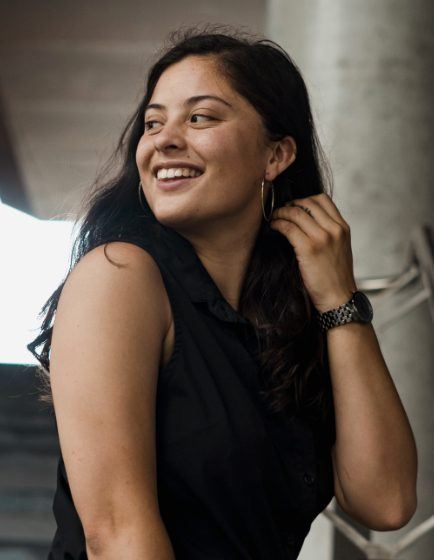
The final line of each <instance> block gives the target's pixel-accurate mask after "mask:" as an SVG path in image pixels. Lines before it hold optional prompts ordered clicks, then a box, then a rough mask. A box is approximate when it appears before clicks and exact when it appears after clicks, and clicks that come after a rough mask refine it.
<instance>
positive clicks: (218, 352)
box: [48, 217, 335, 560]
mask: <svg viewBox="0 0 434 560" xmlns="http://www.w3.org/2000/svg"><path fill="white" fill-rule="evenodd" d="M109 240H112V241H113V240H117V241H127V242H130V243H134V244H136V245H138V246H140V247H142V248H144V249H145V250H146V251H148V252H149V253H150V254H151V256H152V257H153V258H154V260H155V261H156V263H157V264H158V266H159V269H160V271H161V274H162V277H163V280H164V284H165V287H166V289H167V293H168V296H169V299H170V303H171V307H172V313H173V317H174V327H175V344H174V350H173V354H172V356H171V357H170V360H169V362H168V363H167V364H166V365H165V366H164V367H162V368H160V371H159V378H158V385H157V413H156V415H157V417H156V439H157V486H158V498H159V507H160V513H161V517H162V520H163V522H164V524H165V526H166V528H167V531H168V534H169V537H170V540H171V542H172V546H173V549H174V551H175V555H176V559H177V560H270V559H273V560H294V559H295V558H297V556H298V554H299V551H300V549H301V546H302V544H303V541H304V539H305V537H306V535H307V533H308V532H309V529H310V526H311V523H312V521H313V520H314V518H315V517H316V516H317V515H318V514H319V513H320V512H321V511H322V510H323V509H324V508H325V507H326V506H327V504H328V503H329V502H330V500H331V499H332V497H333V495H334V491H333V470H332V461H331V450H330V447H331V445H332V444H333V442H334V440H335V429H334V413H333V418H332V419H331V421H330V422H327V423H326V424H323V423H321V422H318V423H317V424H311V423H310V422H309V423H308V422H306V421H305V420H303V419H301V418H299V417H292V418H288V417H287V416H284V415H283V414H280V413H278V414H276V413H273V414H271V413H270V412H269V410H268V408H267V406H266V405H265V402H264V400H263V398H262V397H261V396H260V393H259V390H260V388H262V386H261V384H260V379H259V375H258V372H259V366H258V360H257V359H256V352H257V350H258V342H257V337H256V332H255V329H254V327H253V325H252V324H251V323H250V322H249V321H248V320H246V319H245V318H244V317H242V316H241V315H240V314H239V313H238V312H237V311H236V310H235V309H234V308H233V307H232V306H231V305H230V304H229V303H228V302H227V301H226V300H225V298H224V297H223V296H222V294H221V293H220V291H219V289H218V288H217V286H216V284H215V283H214V281H213V280H212V278H211V276H210V275H209V274H208V272H207V270H206V268H205V267H204V266H203V265H202V262H201V261H200V259H199V257H198V256H197V254H196V252H195V250H194V248H193V246H192V245H191V243H190V242H189V241H188V240H187V239H186V238H184V237H183V236H182V235H180V234H178V233H177V232H176V231H175V230H173V229H171V228H168V227H166V226H163V225H162V224H160V223H159V222H158V221H157V220H156V219H155V218H154V219H152V218H151V217H147V218H146V219H143V222H142V226H141V231H140V233H137V234H124V235H121V234H118V235H116V236H113V238H105V239H104V243H105V242H107V241H109ZM325 375H326V376H329V372H328V371H325ZM114 452H115V450H114ZM53 512H54V516H55V519H56V521H57V531H56V534H55V536H54V539H53V542H52V546H51V549H50V552H49V556H48V558H49V559H51V560H60V559H69V560H76V559H77V560H79V559H80V560H84V559H87V555H86V546H85V539H84V534H83V528H82V525H81V523H80V519H79V517H78V515H77V512H76V509H75V507H74V503H73V499H72V496H71V492H70V488H69V485H68V479H67V474H66V471H65V465H64V462H63V459H62V457H61V456H60V457H59V463H58V471H57V489H56V493H55V497H54V502H53ZM126 557H127V551H126Z"/></svg>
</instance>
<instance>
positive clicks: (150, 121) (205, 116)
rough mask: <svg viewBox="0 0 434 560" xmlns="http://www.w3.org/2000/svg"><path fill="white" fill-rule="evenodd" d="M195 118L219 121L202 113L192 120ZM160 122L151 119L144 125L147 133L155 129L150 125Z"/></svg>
mask: <svg viewBox="0 0 434 560" xmlns="http://www.w3.org/2000/svg"><path fill="white" fill-rule="evenodd" d="M193 117H203V118H205V119H208V120H211V121H216V120H217V119H216V118H214V117H210V116H209V115H202V114H200V113H194V114H193V115H191V118H193ZM158 122H160V121H158V120H156V119H149V120H148V121H145V125H144V128H145V131H147V130H154V127H151V126H150V125H151V124H152V123H158Z"/></svg>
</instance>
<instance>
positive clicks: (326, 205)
mask: <svg viewBox="0 0 434 560" xmlns="http://www.w3.org/2000/svg"><path fill="white" fill-rule="evenodd" d="M300 206H304V208H306V210H303V209H302V208H301V207H300ZM270 227H272V228H273V229H275V230H277V231H280V233H282V234H283V235H284V236H285V237H286V238H287V239H288V241H289V242H290V243H291V245H292V246H293V247H294V251H295V254H296V257H297V261H298V265H299V268H300V273H301V276H302V279H303V283H304V285H305V288H306V290H307V292H308V294H309V296H310V298H311V300H312V303H313V305H314V306H315V307H316V309H317V310H318V311H320V312H321V313H323V312H324V311H328V310H329V309H334V308H335V307H338V306H339V305H342V304H344V303H346V302H347V301H348V300H349V299H350V297H351V293H352V292H353V291H355V290H357V286H356V282H355V279H354V272H353V256H352V251H351V235H350V226H349V225H348V224H347V222H346V221H345V220H344V219H343V218H342V216H341V214H340V212H339V210H338V209H337V208H336V206H335V204H334V203H333V202H332V200H331V198H330V197H329V196H328V195H327V194H326V193H321V194H317V195H313V196H309V197H306V198H299V199H294V200H292V201H291V202H288V203H286V205H285V206H283V207H281V208H277V209H276V210H275V211H274V212H273V214H272V219H271V222H270Z"/></svg>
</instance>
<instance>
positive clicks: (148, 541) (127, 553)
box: [86, 520, 175, 560]
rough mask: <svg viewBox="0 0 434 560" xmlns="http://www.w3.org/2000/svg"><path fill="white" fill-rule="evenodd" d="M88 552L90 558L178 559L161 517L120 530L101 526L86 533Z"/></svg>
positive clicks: (115, 559)
mask: <svg viewBox="0 0 434 560" xmlns="http://www.w3.org/2000/svg"><path fill="white" fill-rule="evenodd" d="M86 552H87V556H88V558H89V560H101V559H104V560H118V559H119V558H125V560H175V553H174V551H173V548H172V544H171V542H170V538H169V535H168V533H167V530H166V527H165V526H164V523H163V522H162V521H161V520H154V521H152V522H151V523H146V524H142V525H140V524H139V525H137V526H134V525H130V526H129V527H124V528H122V529H121V530H119V531H118V532H112V531H109V530H108V529H103V528H99V529H98V530H95V531H93V532H92V533H90V534H89V535H87V536H86Z"/></svg>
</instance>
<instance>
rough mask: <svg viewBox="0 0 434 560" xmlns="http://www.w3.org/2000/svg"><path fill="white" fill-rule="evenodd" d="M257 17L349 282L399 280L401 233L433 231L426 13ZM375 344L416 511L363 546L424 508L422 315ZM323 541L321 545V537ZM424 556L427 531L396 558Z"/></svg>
mask: <svg viewBox="0 0 434 560" xmlns="http://www.w3.org/2000/svg"><path fill="white" fill-rule="evenodd" d="M267 10H268V11H267V27H266V33H267V35H268V37H269V38H271V39H273V40H275V41H277V42H278V43H279V44H280V45H282V46H283V47H284V48H285V49H286V50H287V52H288V53H289V54H290V56H292V57H293V58H294V60H295V62H296V64H297V65H298V66H299V68H300V69H301V71H302V73H303V76H304V78H305V80H306V83H307V87H308V89H309V91H310V94H311V102H312V105H313V112H314V117H315V118H316V121H317V125H318V129H319V130H318V131H319V135H320V138H321V139H322V141H323V145H324V147H325V150H326V153H327V154H328V156H329V159H330V161H331V165H332V169H333V171H334V177H335V189H334V202H335V203H336V205H337V206H338V208H339V210H340V211H341V213H342V214H343V216H344V218H345V219H346V220H347V221H348V223H349V224H350V226H351V232H352V247H353V255H354V266H355V274H356V279H357V278H359V279H360V278H367V277H379V276H389V275H394V274H397V273H399V272H401V271H402V269H403V267H404V265H405V264H406V263H405V250H406V246H407V242H408V238H409V234H410V231H411V230H412V229H413V228H414V227H415V226H417V225H418V224H422V223H424V224H428V225H430V226H431V227H433V226H434V223H433V214H434V213H433V210H434V200H433V198H434V190H433V187H432V184H431V181H432V177H433V167H434V164H433V159H432V156H431V150H432V146H433V144H434V138H433V136H434V133H433V126H432V120H433V112H432V110H431V95H432V85H433V84H432V81H433V73H432V68H433V65H432V62H433V61H432V58H433V34H432V27H431V25H432V21H433V12H434V4H433V3H432V2H431V1H430V0H381V2H378V1H377V0H333V1H332V0H330V1H325V0H305V1H303V2H298V1H296V0H269V2H268V8H267ZM374 314H375V306H374ZM377 319H378V318H377ZM374 327H375V317H374ZM377 335H378V337H379V340H380V344H381V347H382V351H383V355H384V357H385V360H386V363H387V365H388V367H389V370H390V372H391V375H392V377H393V379H394V382H395V384H396V387H397V389H398V392H399V394H400V396H401V399H402V401H403V404H404V407H405V409H406V411H407V414H408V417H409V419H410V422H411V425H412V428H413V431H414V434H415V438H416V443H417V448H418V459H419V475H418V510H417V512H416V514H415V515H414V517H413V519H412V520H411V521H410V523H408V524H407V525H406V526H405V527H403V528H402V529H400V530H398V531H393V532H375V531H374V532H371V535H370V538H371V540H372V541H375V542H377V543H382V544H392V543H394V542H396V541H397V540H399V539H400V538H401V537H402V536H403V535H404V534H406V533H407V532H408V531H409V530H410V529H412V528H414V527H416V526H417V525H419V524H420V523H421V522H422V521H424V520H425V519H427V518H428V517H429V516H430V515H431V514H432V506H431V504H432V503H434V501H433V491H432V481H433V463H432V460H431V457H430V449H431V445H432V419H433V415H432V412H431V410H432V404H431V400H432V395H433V384H432V373H433V362H434V360H433V346H434V345H433V323H432V320H431V317H430V314H429V311H428V306H427V305H426V303H425V304H421V305H419V307H417V308H415V309H414V310H413V311H411V312H410V313H408V314H407V315H405V316H404V317H401V319H399V320H398V321H397V322H396V323H395V324H394V325H393V326H392V327H390V328H388V329H387V330H385V331H384V332H378V331H377ZM349 374H351V372H349ZM312 528H314V525H313V526H312ZM323 536H324V542H325V543H326V545H327V542H326V541H327V532H326V531H325V530H323ZM335 537H336V534H335ZM309 538H310V536H308V537H307V540H306V549H305V548H304V549H303V550H302V553H301V556H300V558H301V559H303V560H307V559H308V558H312V559H313V558H315V559H316V560H322V559H324V560H327V556H318V554H321V550H317V555H316V556H315V554H314V553H313V554H309V555H307V552H306V554H305V556H303V553H304V552H305V550H306V551H307V549H308V544H309V543H308V542H307V541H308V540H309ZM315 538H316V539H317V535H316V537H315ZM337 542H338V539H336V538H335V541H334V552H333V553H332V554H331V555H330V556H328V558H330V559H331V558H333V560H343V559H344V558H345V560H346V559H347V558H348V559H349V558H351V559H354V558H356V557H357V558H358V557H360V558H362V557H363V555H362V554H361V553H357V556H354V550H353V552H352V553H351V554H352V555H349V553H348V552H345V551H344V550H343V549H341V551H339V550H337V547H336V543H337ZM328 548H329V547H328V545H327V546H325V550H327V549H328ZM332 548H333V547H332ZM432 550H434V542H433V533H432V532H431V533H430V534H429V535H425V537H423V538H422V539H420V540H419V541H418V542H417V544H415V545H414V546H412V547H411V548H409V549H407V550H406V551H405V552H403V553H402V554H401V555H400V556H399V557H400V558H405V559H407V560H416V559H417V560H428V559H429V558H432V556H431V554H432Z"/></svg>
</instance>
